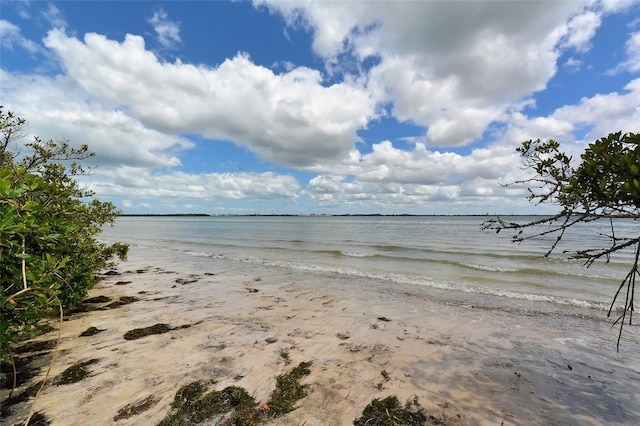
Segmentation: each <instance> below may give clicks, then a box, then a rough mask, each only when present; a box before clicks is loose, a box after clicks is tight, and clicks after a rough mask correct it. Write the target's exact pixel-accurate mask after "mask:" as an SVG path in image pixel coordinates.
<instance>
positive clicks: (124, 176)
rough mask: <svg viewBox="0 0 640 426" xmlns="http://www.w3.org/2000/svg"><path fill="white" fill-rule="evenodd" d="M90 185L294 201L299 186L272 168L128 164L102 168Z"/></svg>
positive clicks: (130, 192)
mask: <svg viewBox="0 0 640 426" xmlns="http://www.w3.org/2000/svg"><path fill="white" fill-rule="evenodd" d="M89 186H90V188H91V189H93V190H94V191H96V192H99V193H100V194H101V195H104V196H108V197H112V196H117V197H135V198H136V199H152V198H175V199H184V200H186V199H191V200H193V199H197V200H202V201H211V200H215V199H219V198H224V199H232V200H242V199H250V200H256V199H257V200H273V199H279V200H288V201H290V202H294V201H295V199H296V198H297V196H298V191H299V190H300V187H299V184H298V182H297V181H296V179H295V178H294V177H292V176H289V175H278V174H275V173H273V172H265V173H201V174H197V173H184V172H170V173H166V174H153V173H150V172H149V171H148V170H147V169H143V168H137V167H127V166H121V167H117V168H109V169H105V170H101V171H100V176H98V177H97V178H93V179H91V182H90V183H89Z"/></svg>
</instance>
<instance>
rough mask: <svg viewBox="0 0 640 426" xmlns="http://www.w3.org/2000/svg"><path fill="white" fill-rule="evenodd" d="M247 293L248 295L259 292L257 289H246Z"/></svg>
mask: <svg viewBox="0 0 640 426" xmlns="http://www.w3.org/2000/svg"><path fill="white" fill-rule="evenodd" d="M247 291H248V292H249V293H257V292H259V291H260V290H258V289H257V288H248V289H247Z"/></svg>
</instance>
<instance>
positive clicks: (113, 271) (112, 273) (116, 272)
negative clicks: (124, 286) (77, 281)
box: [102, 269, 120, 275]
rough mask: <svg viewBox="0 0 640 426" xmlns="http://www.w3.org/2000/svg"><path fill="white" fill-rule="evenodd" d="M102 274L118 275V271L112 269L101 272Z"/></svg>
mask: <svg viewBox="0 0 640 426" xmlns="http://www.w3.org/2000/svg"><path fill="white" fill-rule="evenodd" d="M102 275H120V272H118V271H115V270H113V269H111V270H109V271H106V272H105V273H103V274H102Z"/></svg>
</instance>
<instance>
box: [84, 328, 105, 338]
mask: <svg viewBox="0 0 640 426" xmlns="http://www.w3.org/2000/svg"><path fill="white" fill-rule="evenodd" d="M103 331H104V330H100V329H99V328H96V327H89V328H87V329H86V330H85V331H83V332H82V333H80V337H87V336H93V335H95V334H98V333H101V332H103Z"/></svg>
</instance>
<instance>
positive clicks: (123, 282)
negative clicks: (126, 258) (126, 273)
mask: <svg viewBox="0 0 640 426" xmlns="http://www.w3.org/2000/svg"><path fill="white" fill-rule="evenodd" d="M127 284H131V281H118V282H117V283H115V284H114V285H127Z"/></svg>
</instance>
